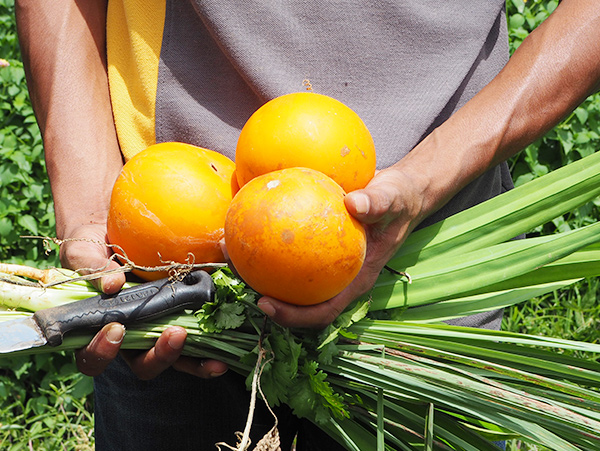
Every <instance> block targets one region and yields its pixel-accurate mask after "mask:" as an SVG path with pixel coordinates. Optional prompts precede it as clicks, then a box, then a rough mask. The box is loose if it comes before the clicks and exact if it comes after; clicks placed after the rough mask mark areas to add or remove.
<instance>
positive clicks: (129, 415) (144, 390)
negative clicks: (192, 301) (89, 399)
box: [94, 358, 344, 451]
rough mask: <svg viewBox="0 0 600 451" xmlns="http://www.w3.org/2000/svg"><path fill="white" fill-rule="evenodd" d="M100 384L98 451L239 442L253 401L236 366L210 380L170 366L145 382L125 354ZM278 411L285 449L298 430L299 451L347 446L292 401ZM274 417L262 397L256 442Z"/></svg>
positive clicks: (159, 450)
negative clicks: (298, 412) (298, 413)
mask: <svg viewBox="0 0 600 451" xmlns="http://www.w3.org/2000/svg"><path fill="white" fill-rule="evenodd" d="M94 389H95V422H96V429H95V438H96V450H97V451H123V450H128V451H137V450H139V451H153V450H156V451H165V450H178V451H186V450H194V451H204V450H211V451H212V450H216V449H217V448H216V447H215V443H218V442H227V443H228V444H230V445H235V444H236V443H237V437H236V436H235V432H236V431H243V430H244V427H245V425H246V419H247V416H248V407H249V403H250V394H249V392H248V391H247V390H246V389H245V385H244V378H243V377H241V376H239V375H238V374H236V373H234V372H233V371H228V372H227V373H225V375H223V376H221V377H218V378H215V379H211V380H204V379H199V378H196V377H194V376H190V375H188V374H185V373H181V372H178V371H174V370H168V371H166V372H164V373H163V374H161V375H160V376H159V377H157V378H156V379H153V380H151V381H141V380H139V379H137V378H136V377H135V376H134V375H133V374H132V373H131V371H130V370H129V367H128V366H127V364H126V363H125V362H124V361H123V360H122V359H120V358H118V359H116V360H115V361H114V362H113V363H111V365H109V367H108V368H107V369H106V371H105V372H104V373H103V374H102V375H101V376H99V377H97V378H95V380H94ZM276 415H277V418H278V420H279V433H280V437H281V449H282V450H283V451H288V450H290V449H291V446H292V441H293V440H294V437H295V435H296V432H297V431H298V436H299V439H298V451H313V450H315V451H316V450H327V451H336V450H338V449H339V450H343V449H344V448H342V447H340V446H339V445H338V444H337V443H336V442H335V441H334V440H333V439H331V438H329V436H327V435H326V434H324V433H322V432H321V430H320V429H319V428H317V427H315V426H314V425H312V424H311V423H310V422H308V421H300V420H298V419H297V418H296V417H294V416H293V415H292V414H291V412H290V410H289V409H288V408H287V406H280V407H279V408H277V411H276ZM274 421H275V419H274V418H273V416H272V415H271V413H270V412H269V411H268V410H267V409H266V407H265V405H264V403H263V402H262V401H260V400H257V403H256V411H255V415H254V421H253V426H252V443H253V444H256V443H257V442H258V440H260V439H261V438H262V437H263V435H265V434H266V433H267V432H268V431H269V430H270V429H271V428H272V427H273V425H274ZM252 448H253V446H251V447H250V449H252ZM222 449H225V448H224V447H223V448H222Z"/></svg>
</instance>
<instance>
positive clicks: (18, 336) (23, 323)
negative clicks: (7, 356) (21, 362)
mask: <svg viewBox="0 0 600 451" xmlns="http://www.w3.org/2000/svg"><path fill="white" fill-rule="evenodd" d="M45 344H46V338H45V337H44V334H43V333H42V331H41V329H40V328H39V326H38V325H37V323H36V322H35V320H34V319H33V317H31V318H23V319H13V320H10V321H5V322H2V323H0V353H8V352H14V351H21V350H23V349H29V348H35V347H38V346H44V345H45Z"/></svg>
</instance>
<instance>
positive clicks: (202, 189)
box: [108, 143, 237, 280]
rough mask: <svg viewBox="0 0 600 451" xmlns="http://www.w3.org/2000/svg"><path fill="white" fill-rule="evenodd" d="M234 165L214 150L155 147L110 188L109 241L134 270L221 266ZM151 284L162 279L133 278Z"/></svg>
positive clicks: (233, 188)
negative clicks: (191, 262) (187, 264)
mask: <svg viewBox="0 0 600 451" xmlns="http://www.w3.org/2000/svg"><path fill="white" fill-rule="evenodd" d="M234 170H235V165H234V163H233V162H232V161H231V160H230V159H228V158H227V157H225V156H223V155H221V154H219V153H217V152H214V151H212V150H208V149H203V148H200V147H195V146H192V145H189V144H183V143H161V144H155V145H153V146H150V147H148V148H147V149H146V150H143V151H142V152H140V153H139V154H137V155H135V156H134V157H133V158H131V159H130V160H129V161H128V162H127V163H126V164H125V166H124V167H123V170H122V171H121V174H120V175H119V177H118V178H117V181H116V183H115V185H114V188H113V191H112V196H111V199H110V210H109V213H108V241H109V242H110V243H111V244H117V245H119V246H121V247H122V248H123V250H124V251H125V253H126V254H127V257H128V258H129V259H130V260H132V261H133V262H134V263H135V264H136V265H138V266H161V265H164V264H165V263H164V262H170V261H175V262H179V263H185V262H186V259H187V258H188V254H189V253H191V254H193V255H194V261H195V263H207V262H223V261H224V256H223V253H222V251H221V248H220V246H219V241H220V240H221V239H222V238H223V227H224V224H225V215H226V213H227V208H228V207H229V204H230V202H231V199H232V197H233V194H234V193H235V191H236V190H237V182H236V181H235V175H234ZM136 274H138V275H139V276H140V277H142V278H144V279H147V280H152V279H158V278H160V277H165V274H164V273H157V272H142V271H139V272H136Z"/></svg>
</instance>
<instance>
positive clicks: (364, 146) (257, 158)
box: [235, 92, 376, 192]
mask: <svg viewBox="0 0 600 451" xmlns="http://www.w3.org/2000/svg"><path fill="white" fill-rule="evenodd" d="M375 163H376V162H375V145H374V143H373V138H372V137H371V134H370V133H369V130H368V129H367V126H366V125H365V123H364V122H363V121H362V119H361V118H360V117H359V116H358V114H356V113H355V112H354V111H353V110H352V109H350V108H349V107H348V106H346V105H344V104H343V103H342V102H340V101H338V100H336V99H333V98H331V97H328V96H325V95H322V94H316V93H313V92H298V93H293V94H286V95H283V96H280V97H277V98H275V99H273V100H270V101H269V102H267V103H265V104H264V105H263V106H261V107H260V108H259V109H258V110H256V111H255V112H254V114H253V115H252V116H251V117H250V119H248V121H247V122H246V124H245V125H244V127H243V128H242V131H241V133H240V136H239V138H238V142H237V146H236V154H235V164H236V167H237V178H238V182H239V184H240V186H243V185H244V184H246V183H248V182H249V181H250V180H251V179H253V178H254V177H256V176H259V175H262V174H266V173H267V172H271V171H276V170H279V169H284V168H291V167H306V168H312V169H315V170H317V171H321V172H323V173H324V174H327V175H328V176H330V177H331V178H332V179H334V180H335V181H336V182H337V183H339V184H340V185H341V187H342V188H343V189H344V190H345V191H346V192H350V191H353V190H355V189H359V188H364V187H365V186H366V185H367V183H369V181H370V180H371V178H373V175H374V174H375Z"/></svg>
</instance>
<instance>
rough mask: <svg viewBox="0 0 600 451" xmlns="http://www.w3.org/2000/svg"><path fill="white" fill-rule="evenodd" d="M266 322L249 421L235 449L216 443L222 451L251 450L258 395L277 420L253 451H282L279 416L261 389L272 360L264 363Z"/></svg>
mask: <svg viewBox="0 0 600 451" xmlns="http://www.w3.org/2000/svg"><path fill="white" fill-rule="evenodd" d="M266 320H267V318H265V323H264V325H263V334H261V337H260V338H259V341H258V358H257V359H256V365H255V366H254V374H253V376H252V391H251V394H250V407H249V409H248V419H247V420H246V427H245V428H244V432H243V433H241V432H236V433H235V435H236V436H237V438H238V443H237V444H236V446H235V447H233V446H231V445H228V444H227V443H224V442H220V443H216V444H215V446H216V447H217V448H218V450H219V451H221V446H224V447H225V448H227V449H230V450H232V451H248V449H249V448H250V444H251V440H250V430H251V429H252V420H253V418H254V409H255V408H256V395H257V394H258V393H260V395H261V397H262V398H263V400H265V404H266V406H267V409H269V412H271V415H273V418H274V419H275V424H274V425H273V427H272V428H271V430H270V431H269V432H267V433H266V434H265V435H264V436H263V438H262V439H260V440H259V441H258V443H257V444H256V446H255V447H254V450H253V451H281V442H280V440H279V430H278V429H277V425H278V420H277V416H276V415H275V413H274V412H273V410H272V409H271V407H270V406H269V403H268V402H266V398H265V396H264V394H263V391H262V389H261V388H260V378H261V376H262V371H263V369H264V367H265V365H266V364H268V363H269V362H270V361H271V360H272V359H269V360H267V361H266V362H263V360H264V358H265V357H266V355H267V351H266V350H265V349H264V348H263V346H262V342H263V338H264V331H265V327H266Z"/></svg>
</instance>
